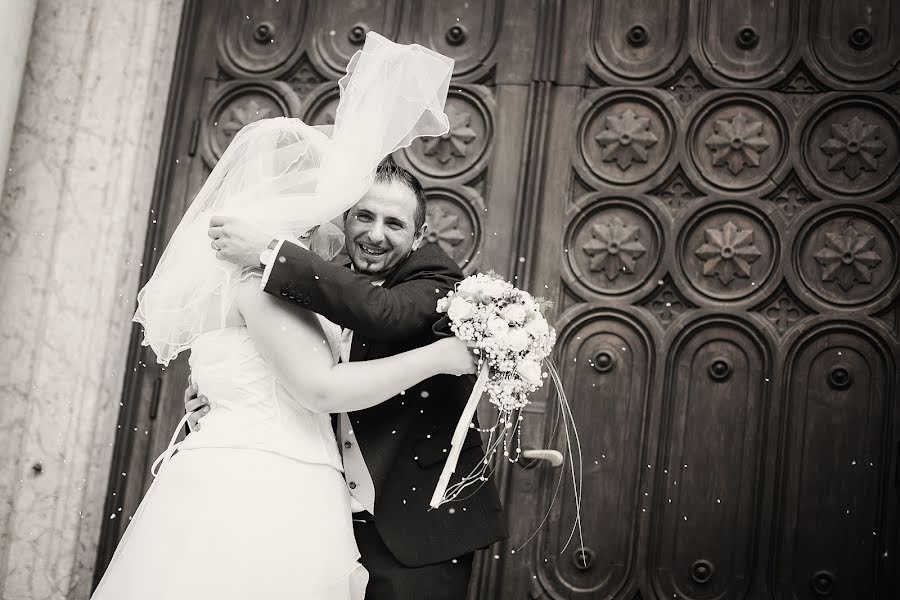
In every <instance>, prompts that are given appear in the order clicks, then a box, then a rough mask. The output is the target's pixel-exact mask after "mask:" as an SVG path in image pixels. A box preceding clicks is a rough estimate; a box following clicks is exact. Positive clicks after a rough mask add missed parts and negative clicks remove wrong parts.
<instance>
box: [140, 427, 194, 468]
mask: <svg viewBox="0 0 900 600" xmlns="http://www.w3.org/2000/svg"><path fill="white" fill-rule="evenodd" d="M190 416H191V413H186V414H185V415H184V416H183V417H181V420H180V421H178V427H176V428H175V433H173V434H172V439H170V440H169V445H168V446H166V449H165V450H163V452H162V454H160V455H159V456H157V457H156V460H154V461H153V465H152V466H151V467H150V473H151V474H152V475H153V477H154V478H156V476H157V475H159V471H160V469H162V468H163V467H164V466H166V463H167V462H169V459H170V458H172V455H173V454H175V452H176V451H178V447H179V446H180V445H181V442H178V443H175V440H177V439H178V434H179V433H181V428H182V427H184V426H185V425H186V424H187V422H188V417H190Z"/></svg>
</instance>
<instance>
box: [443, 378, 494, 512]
mask: <svg viewBox="0 0 900 600" xmlns="http://www.w3.org/2000/svg"><path fill="white" fill-rule="evenodd" d="M487 379H488V366H487V361H485V362H483V363H481V369H480V370H479V371H478V379H476V380H475V386H474V387H473V388H472V393H471V394H469V400H468V401H467V402H466V407H465V408H464V409H463V412H462V415H461V416H460V417H459V423H457V424H456V430H455V431H454V432H453V439H452V440H451V441H450V453H449V454H448V455H447V462H446V463H445V464H444V470H443V471H441V476H440V477H439V478H438V482H437V486H436V487H435V488H434V493H433V494H432V495H431V502H429V505H430V506H431V508H437V507H438V506H440V505H441V503H443V502H444V501H445V500H446V499H445V498H444V494H446V493H447V486H448V485H450V477H451V476H452V475H453V473H455V472H456V463H457V462H458V461H459V453H460V452H462V447H463V442H464V441H465V440H466V435H467V434H468V432H469V425H470V424H471V423H472V418H473V417H474V416H475V409H477V408H478V401H479V400H481V395H482V394H483V393H484V387H485V386H486V385H487Z"/></svg>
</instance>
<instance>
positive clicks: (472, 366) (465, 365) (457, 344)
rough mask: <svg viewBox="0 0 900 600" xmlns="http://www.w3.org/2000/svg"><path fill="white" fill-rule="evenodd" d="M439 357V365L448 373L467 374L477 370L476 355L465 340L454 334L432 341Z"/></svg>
mask: <svg viewBox="0 0 900 600" xmlns="http://www.w3.org/2000/svg"><path fill="white" fill-rule="evenodd" d="M434 347H435V349H436V350H437V352H438V355H439V356H440V357H441V358H440V360H441V367H442V370H443V372H444V373H446V374H448V375H469V374H472V373H475V372H476V371H477V370H478V356H476V355H475V353H474V352H473V351H472V349H470V348H469V346H468V345H467V344H466V342H464V341H462V340H461V339H459V338H458V337H456V336H453V337H448V338H444V339H441V340H438V341H437V342H435V343H434Z"/></svg>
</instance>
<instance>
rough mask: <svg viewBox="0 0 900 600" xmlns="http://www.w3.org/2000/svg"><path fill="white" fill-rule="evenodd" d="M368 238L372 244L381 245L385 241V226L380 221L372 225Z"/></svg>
mask: <svg viewBox="0 0 900 600" xmlns="http://www.w3.org/2000/svg"><path fill="white" fill-rule="evenodd" d="M368 238H369V241H370V242H372V244H380V243H381V242H383V241H384V225H383V224H382V223H380V222H378V221H376V222H374V223H372V227H370V228H369V231H368Z"/></svg>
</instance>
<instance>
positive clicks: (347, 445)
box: [344, 442, 353, 450]
mask: <svg viewBox="0 0 900 600" xmlns="http://www.w3.org/2000/svg"><path fill="white" fill-rule="evenodd" d="M352 447H353V444H351V443H350V442H344V448H346V449H347V450H349V449H350V448H352Z"/></svg>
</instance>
